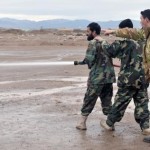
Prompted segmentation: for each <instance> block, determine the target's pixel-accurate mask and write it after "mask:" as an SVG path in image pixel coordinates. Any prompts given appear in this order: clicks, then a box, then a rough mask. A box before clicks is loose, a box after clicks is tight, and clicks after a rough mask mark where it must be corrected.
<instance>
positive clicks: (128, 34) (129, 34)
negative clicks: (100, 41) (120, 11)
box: [115, 28, 145, 41]
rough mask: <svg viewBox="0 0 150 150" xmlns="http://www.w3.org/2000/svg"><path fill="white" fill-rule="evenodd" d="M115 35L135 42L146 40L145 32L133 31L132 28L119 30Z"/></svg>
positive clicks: (140, 30)
mask: <svg viewBox="0 0 150 150" xmlns="http://www.w3.org/2000/svg"><path fill="white" fill-rule="evenodd" d="M115 34H116V36H117V37H122V38H128V39H133V40H135V41H138V40H144V39H145V34H144V30H142V29H139V30H138V29H131V28H124V29H117V30H116V31H115Z"/></svg>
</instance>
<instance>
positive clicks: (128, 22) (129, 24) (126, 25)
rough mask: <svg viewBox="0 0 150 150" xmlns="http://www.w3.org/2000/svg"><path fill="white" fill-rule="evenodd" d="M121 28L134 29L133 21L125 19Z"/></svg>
mask: <svg viewBox="0 0 150 150" xmlns="http://www.w3.org/2000/svg"><path fill="white" fill-rule="evenodd" d="M119 28H133V23H132V21H131V19H125V20H123V21H121V22H120V24H119Z"/></svg>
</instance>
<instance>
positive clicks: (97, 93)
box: [81, 83, 113, 116]
mask: <svg viewBox="0 0 150 150" xmlns="http://www.w3.org/2000/svg"><path fill="white" fill-rule="evenodd" d="M112 96H113V86H112V83H108V84H99V85H98V84H97V85H92V84H89V85H88V87H87V91H86V93H85V97H84V101H83V106H82V109H81V114H82V115H83V116H88V115H89V114H90V113H91V112H92V110H93V108H94V106H95V104H96V101H97V98H98V97H99V98H100V99H101V106H102V111H103V113H104V115H107V114H108V112H109V111H110V109H111V106H112V102H111V99H112Z"/></svg>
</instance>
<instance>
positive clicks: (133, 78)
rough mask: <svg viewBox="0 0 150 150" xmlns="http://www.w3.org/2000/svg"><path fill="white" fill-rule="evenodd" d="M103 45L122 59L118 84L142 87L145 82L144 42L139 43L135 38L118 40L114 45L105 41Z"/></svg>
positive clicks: (113, 55) (112, 54)
mask: <svg viewBox="0 0 150 150" xmlns="http://www.w3.org/2000/svg"><path fill="white" fill-rule="evenodd" d="M102 47H103V48H104V49H105V50H106V51H107V52H108V54H109V55H110V56H111V57H117V58H119V59H120V60H121V68H120V72H119V75H118V86H135V87H136V88H140V87H141V85H143V84H145V75H144V68H143V57H142V44H138V43H137V42H136V41H133V40H129V39H123V40H116V41H115V42H114V43H113V44H112V45H109V44H108V43H104V44H102Z"/></svg>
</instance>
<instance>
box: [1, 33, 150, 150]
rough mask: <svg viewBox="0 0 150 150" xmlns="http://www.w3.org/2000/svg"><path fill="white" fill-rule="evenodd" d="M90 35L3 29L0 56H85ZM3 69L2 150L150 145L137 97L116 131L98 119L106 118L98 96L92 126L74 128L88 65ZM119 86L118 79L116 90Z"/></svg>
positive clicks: (126, 149)
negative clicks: (138, 115)
mask: <svg viewBox="0 0 150 150" xmlns="http://www.w3.org/2000/svg"><path fill="white" fill-rule="evenodd" d="M72 35H74V37H72ZM85 39H86V37H85V34H84V33H82V34H81V35H80V34H77V33H74V34H73V33H71V34H66V32H61V34H60V32H56V31H55V32H54V31H53V32H48V33H45V32H44V33H42V34H41V33H37V32H32V34H31V33H24V32H23V33H22V32H21V33H20V32H18V31H17V32H15V33H14V32H12V31H11V30H10V31H7V32H6V31H5V32H1V34H0V44H1V46H0V62H1V63H2V62H3V63H11V62H12V63H13V62H17V63H19V62H48V61H73V60H82V59H83V58H84V54H85V50H86V44H87V42H86V41H85ZM52 41H53V42H52ZM54 41H55V42H54ZM115 62H116V63H118V60H115ZM0 70H1V73H0V150H64V149H65V150H110V149H111V150H148V149H150V144H147V143H144V142H143V141H142V140H143V137H144V136H143V135H142V134H141V130H140V127H139V126H138V124H137V123H136V122H135V120H134V112H133V110H134V105H133V102H132V103H131V104H130V105H129V107H128V109H127V111H126V113H125V116H124V118H123V119H122V120H121V122H119V123H116V131H114V132H108V131H105V130H104V129H102V128H101V127H100V125H99V124H100V119H104V118H106V117H105V116H104V115H103V114H102V112H101V106H100V101H99V99H98V101H97V103H96V107H95V109H94V110H93V112H92V114H91V115H90V116H89V119H88V121H87V131H79V130H77V129H76V128H75V126H76V124H77V122H78V119H79V117H80V108H81V105H82V100H83V97H84V93H85V91H86V80H87V76H88V69H87V66H73V65H64V66H14V67H12V66H11V67H2V66H1V67H0ZM117 72H118V69H117V68H116V74H117ZM116 90H117V86H116V84H114V95H115V93H116Z"/></svg>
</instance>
